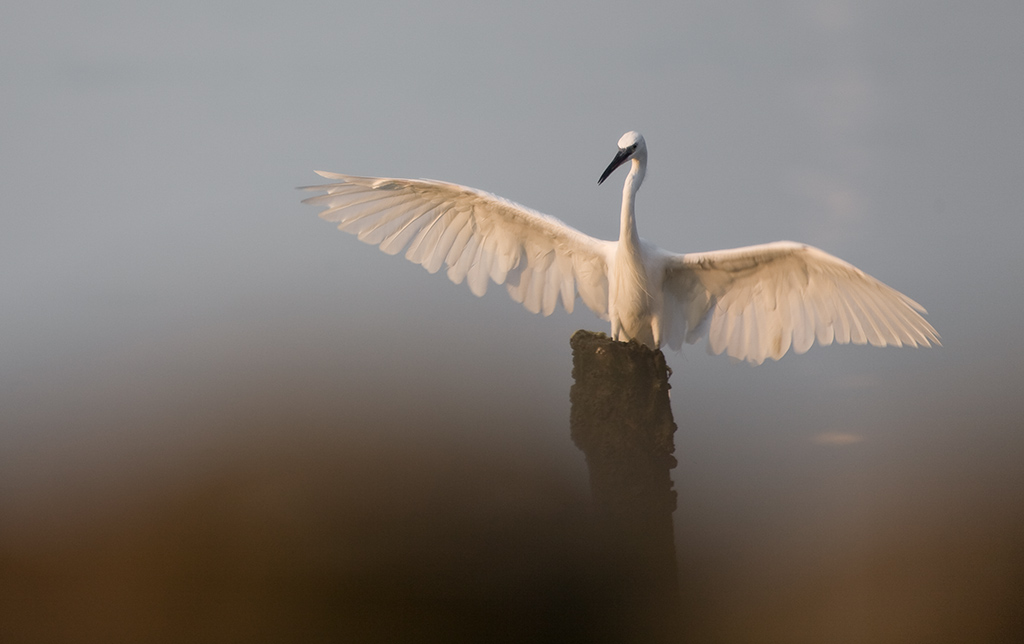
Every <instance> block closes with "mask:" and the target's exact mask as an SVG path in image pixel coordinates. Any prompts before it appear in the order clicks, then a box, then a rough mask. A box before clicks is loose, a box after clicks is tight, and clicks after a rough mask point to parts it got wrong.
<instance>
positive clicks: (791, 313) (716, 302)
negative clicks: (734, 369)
mask: <svg viewBox="0 0 1024 644" xmlns="http://www.w3.org/2000/svg"><path fill="white" fill-rule="evenodd" d="M665 265H666V272H665V287H664V290H665V297H666V302H665V308H666V313H667V314H668V315H670V316H672V317H671V318H670V322H669V325H668V328H667V331H668V344H669V346H671V347H673V348H675V349H678V348H679V346H680V344H681V342H682V340H684V339H685V340H686V341H687V342H689V343H693V342H696V341H697V340H698V339H699V338H700V337H701V336H703V335H704V334H705V333H707V335H708V350H709V351H710V352H711V353H714V354H720V353H722V352H723V351H724V352H726V353H728V354H729V355H730V356H731V357H733V358H736V359H739V360H747V361H748V362H751V363H754V364H760V363H761V362H763V361H764V360H765V358H769V357H770V358H772V359H775V360H778V359H779V358H781V357H782V356H783V355H784V354H785V353H786V352H787V351H788V350H789V348H790V347H792V348H793V350H794V351H796V352H797V353H803V352H804V351H807V349H809V348H810V346H811V345H812V344H813V343H814V341H815V340H817V341H818V344H820V345H822V346H826V345H829V344H832V341H833V340H834V341H835V342H837V343H839V344H845V343H848V342H853V343H854V344H865V343H871V344H872V345H874V346H882V347H884V346H886V345H895V346H902V345H909V346H915V347H916V346H918V345H921V346H929V345H930V344H932V343H935V344H938V343H939V334H938V333H936V331H935V329H934V328H932V325H930V324H928V322H927V321H926V320H925V319H924V318H923V317H921V313H924V312H925V311H924V308H923V307H922V306H921V305H920V304H918V303H917V302H915V301H914V300H912V299H910V298H909V297H907V296H906V295H904V294H902V293H900V292H899V291H897V290H896V289H894V288H891V287H889V286H887V285H885V284H883V283H882V282H880V281H878V280H877V279H875V278H874V277H871V276H870V275H868V274H867V273H865V272H863V271H861V270H860V269H858V268H857V267H855V266H853V265H851V264H849V263H847V262H844V261H843V260H841V259H839V258H838V257H834V256H832V255H829V254H828V253H826V252H825V251H822V250H819V249H817V248H814V247H812V246H807V245H806V244H797V243H794V242H774V243H771V244H762V245H759V246H747V247H745V248H735V249H732V250H719V251H713V252H709V253H687V254H685V255H670V256H668V257H667V258H666V264H665Z"/></svg>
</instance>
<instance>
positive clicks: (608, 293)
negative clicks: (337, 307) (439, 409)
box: [302, 131, 940, 365]
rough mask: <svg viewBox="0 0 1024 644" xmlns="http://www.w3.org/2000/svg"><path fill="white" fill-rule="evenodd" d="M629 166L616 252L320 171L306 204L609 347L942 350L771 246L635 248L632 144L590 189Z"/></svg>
mask: <svg viewBox="0 0 1024 644" xmlns="http://www.w3.org/2000/svg"><path fill="white" fill-rule="evenodd" d="M626 163H629V164H630V169H629V173H628V174H627V175H626V180H625V184H624V186H623V190H622V210H621V214H620V225H619V239H618V241H605V240H601V239H597V238H594V237H591V236H589V235H587V234H585V233H582V232H580V231H579V230H577V229H575V228H573V227H572V226H569V225H567V224H565V223H563V222H562V221H560V220H559V219H556V218H554V217H551V216H549V215H545V214H543V213H540V212H538V211H536V210H533V209H531V208H527V207H526V206H522V205H520V204H518V203H515V202H513V201H510V200H508V199H504V198H502V197H499V196H497V195H494V194H491V193H489V192H485V191H482V190H477V189H475V188H470V187H466V186H461V185H456V184H453V183H447V182H443V181H434V180H430V179H398V178H384V177H361V176H352V175H345V174H336V173H332V172H322V171H317V174H319V175H320V176H321V177H323V178H325V179H328V180H329V181H331V182H332V183H328V184H323V185H315V186H305V187H304V188H302V189H304V190H312V191H316V192H319V193H320V194H317V195H316V196H313V197H310V198H308V199H304V200H303V202H304V203H308V204H313V205H317V206H320V207H322V208H323V210H322V212H320V217H321V218H323V219H325V220H327V221H331V222H335V223H337V224H338V228H339V229H341V230H343V231H345V232H348V233H352V234H355V235H357V236H358V238H359V240H360V241H363V242H366V243H368V244H373V245H376V246H379V247H380V249H381V250H382V251H384V252H385V253H388V254H391V255H395V254H397V253H400V252H403V251H404V252H405V257H406V259H408V260H410V261H412V262H415V263H417V264H420V265H421V266H423V267H424V268H426V269H427V270H428V271H430V272H431V273H436V272H437V271H438V270H440V269H441V268H442V267H446V268H447V275H448V277H449V278H450V279H451V281H452V282H454V283H456V284H460V283H462V282H463V281H465V282H466V283H467V284H468V286H469V289H470V290H471V291H472V292H473V293H474V294H475V295H477V296H482V295H484V293H485V292H486V291H487V287H488V284H489V283H490V282H491V281H493V282H495V283H496V284H504V285H505V287H506V288H507V290H508V293H509V295H510V296H511V297H512V299H514V300H515V301H517V302H520V303H522V304H523V306H525V307H526V309H527V310H528V311H530V312H532V313H543V314H544V315H545V316H547V315H550V314H551V313H553V312H554V310H555V309H556V307H557V305H558V303H559V302H561V305H562V307H563V308H564V309H565V310H566V311H567V312H570V313H571V312H572V311H573V307H574V303H575V301H576V298H577V297H578V298H579V299H580V300H582V301H583V303H584V304H586V306H587V307H589V308H590V310H591V311H593V312H594V313H595V314H597V316H598V317H600V318H602V319H604V320H607V321H609V322H610V323H611V338H612V339H614V340H617V341H621V342H628V341H636V342H638V343H640V344H642V345H645V346H647V347H649V348H651V349H655V350H657V349H660V348H661V347H662V346H665V345H667V346H668V347H670V348H672V349H674V350H677V351H678V350H680V349H681V347H682V344H683V342H686V343H688V344H694V343H696V342H697V341H699V340H700V339H701V338H703V337H705V336H706V337H707V339H708V342H707V349H708V352H709V353H712V354H715V355H720V354H722V353H725V354H727V355H728V356H729V357H730V358H732V359H733V360H735V361H747V362H749V363H751V364H755V365H756V364H761V363H762V362H764V361H765V359H767V358H772V359H773V360H779V359H780V358H782V356H784V355H785V354H786V353H787V352H788V351H789V350H790V349H791V348H792V350H793V351H794V352H795V353H798V354H801V353H804V352H806V351H807V350H808V349H809V348H810V347H811V346H812V344H814V342H815V341H817V343H818V344H819V345H821V346H827V345H830V344H832V343H833V342H835V343H837V344H847V343H851V342H852V343H854V344H871V345H873V346H879V347H881V346H911V347H918V346H923V347H927V346H931V345H932V344H936V345H939V344H940V342H939V335H938V333H937V332H936V330H935V329H934V328H933V327H932V325H931V324H929V323H928V322H927V321H926V320H925V319H924V317H922V314H924V313H926V311H925V309H924V307H922V306H921V305H920V304H918V303H917V302H915V301H914V300H912V299H910V298H909V297H907V296H906V295H904V294H903V293H900V292H899V291H897V290H895V289H893V288H892V287H890V286H887V285H886V284H883V283H882V282H880V281H879V280H877V279H875V278H874V277H871V276H870V275H868V274H867V273H865V272H863V271H861V270H860V269H858V268H856V267H855V266H853V265H852V264H849V263H847V262H845V261H843V260H842V259H839V258H838V257H835V256H833V255H830V254H828V253H826V252H825V251H822V250H820V249H818V248H815V247H813V246H809V245H807V244H802V243H797V242H791V241H777V242H772V243H767V244H760V245H755V246H746V247H743V248H734V249H730V250H717V251H711V252H698V253H683V254H679V253H672V252H669V251H666V250H663V249H661V248H659V247H657V246H655V245H654V244H652V243H650V242H648V241H646V240H644V239H642V238H641V237H640V236H639V234H638V231H637V223H636V212H635V202H636V195H637V191H639V190H640V186H641V185H642V184H643V180H644V175H645V174H646V171H647V143H646V142H645V140H644V137H643V136H642V135H641V134H640V133H639V132H635V131H632V132H627V133H626V134H624V135H623V136H622V137H621V138H620V139H619V141H618V151H617V152H616V154H615V157H614V159H612V161H611V163H610V164H608V167H607V168H606V169H605V171H604V172H603V173H602V174H601V178H600V179H599V180H598V185H600V184H602V183H604V181H605V180H606V179H607V178H608V177H609V176H611V174H612V173H613V172H614V171H615V170H616V169H618V168H619V167H620V166H622V165H624V164H626Z"/></svg>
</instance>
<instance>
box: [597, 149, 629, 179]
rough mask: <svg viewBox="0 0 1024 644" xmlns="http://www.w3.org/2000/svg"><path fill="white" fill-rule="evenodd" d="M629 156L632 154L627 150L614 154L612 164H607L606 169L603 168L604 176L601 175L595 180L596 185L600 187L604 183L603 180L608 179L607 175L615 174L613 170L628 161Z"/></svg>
mask: <svg viewBox="0 0 1024 644" xmlns="http://www.w3.org/2000/svg"><path fill="white" fill-rule="evenodd" d="M631 154H633V150H629V149H626V150H619V151H618V152H616V153H615V158H614V159H612V162H611V163H609V164H608V167H607V168H605V170H604V174H602V175H601V178H600V179H598V180H597V185H601V184H602V183H604V180H605V179H607V178H608V175H610V174H611V173H613V172H615V168H617V167H619V166H620V165H622V164H623V163H625V162H626V161H627V160H628V159H629V155H631Z"/></svg>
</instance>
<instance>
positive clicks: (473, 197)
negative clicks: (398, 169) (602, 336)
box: [304, 172, 613, 319]
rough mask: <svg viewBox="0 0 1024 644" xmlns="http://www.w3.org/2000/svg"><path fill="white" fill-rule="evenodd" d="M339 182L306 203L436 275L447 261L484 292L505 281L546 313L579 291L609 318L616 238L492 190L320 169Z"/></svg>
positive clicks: (458, 278)
mask: <svg viewBox="0 0 1024 644" xmlns="http://www.w3.org/2000/svg"><path fill="white" fill-rule="evenodd" d="M318 174H319V175H320V176H322V177H324V178H326V179H331V180H333V181H335V183H330V184H327V185H320V186H309V187H307V188H304V190H318V191H322V192H324V194H321V195H317V196H315V197H310V198H309V199H305V200H304V203H309V204H315V205H318V206H322V207H324V208H325V210H324V211H323V212H321V213H320V217H322V218H323V219H326V220H327V221H334V222H337V223H338V228H339V229H340V230H343V231H345V232H349V233H352V234H355V235H358V237H359V240H360V241H363V242H366V243H368V244H373V245H375V246H379V247H380V249H381V250H382V251H384V252H385V253H388V254H390V255H394V254H396V253H399V252H401V251H402V250H405V257H406V259H408V260H409V261H412V262H415V263H417V264H420V265H422V266H423V267H424V268H426V269H427V270H428V271H430V272H431V273H435V272H437V271H438V270H439V269H440V268H441V266H442V265H444V266H447V267H448V277H449V278H450V279H451V280H452V281H453V282H455V283H456V284H459V283H461V282H462V281H463V280H465V281H466V282H467V284H468V285H469V288H470V290H471V291H473V293H474V294H476V295H478V296H480V295H483V294H484V292H486V290H487V285H488V283H489V281H490V280H494V282H496V283H497V284H503V283H504V284H506V286H507V288H508V292H509V295H511V296H512V299H514V300H516V301H517V302H520V303H522V304H523V306H525V307H526V308H527V309H528V310H529V311H531V312H533V313H538V312H543V313H544V315H550V314H551V313H552V312H553V311H554V310H555V306H556V304H557V302H558V300H559V299H561V301H562V306H564V307H565V309H566V311H569V312H572V309H573V303H574V301H575V299H576V292H577V291H579V295H580V298H581V299H582V300H583V302H584V303H585V304H586V305H587V306H588V307H590V309H591V310H592V311H594V313H596V314H597V315H599V316H600V317H602V318H604V319H608V261H607V258H608V256H609V253H610V248H611V246H613V244H612V243H611V242H606V241H601V240H598V239H595V238H593V237H590V236H589V235H585V234H583V233H581V232H580V231H578V230H576V229H575V228H572V227H571V226H568V225H566V224H564V223H562V222H561V221H559V220H557V219H555V218H554V217H549V216H548V215H544V214H542V213H539V212H537V211H534V210H531V209H529V208H526V207H524V206H521V205H519V204H517V203H514V202H512V201H508V200H507V199H503V198H501V197H498V196H496V195H493V194H490V193H488V192H484V191H482V190H475V189H473V188H467V187H465V186H459V185H455V184H452V183H444V182H441V181H431V180H426V179H420V180H413V179H386V178H375V177H354V176H349V175H343V174H334V173H332V172H318Z"/></svg>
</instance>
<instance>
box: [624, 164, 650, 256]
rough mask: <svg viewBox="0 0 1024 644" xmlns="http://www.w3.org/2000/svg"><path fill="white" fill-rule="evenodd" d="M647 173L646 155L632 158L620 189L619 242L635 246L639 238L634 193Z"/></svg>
mask: <svg viewBox="0 0 1024 644" xmlns="http://www.w3.org/2000/svg"><path fill="white" fill-rule="evenodd" d="M646 172H647V155H646V154H642V155H639V156H636V157H633V160H632V167H631V168H630V170H629V175H627V176H626V185H625V186H623V187H622V220H621V222H620V224H619V240H620V241H628V242H629V243H630V244H631V245H634V246H635V245H636V244H637V243H639V241H640V236H639V235H638V234H637V231H636V216H635V214H634V210H633V204H634V203H635V202H636V193H637V190H639V189H640V184H641V183H643V182H644V174H645V173H646Z"/></svg>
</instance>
